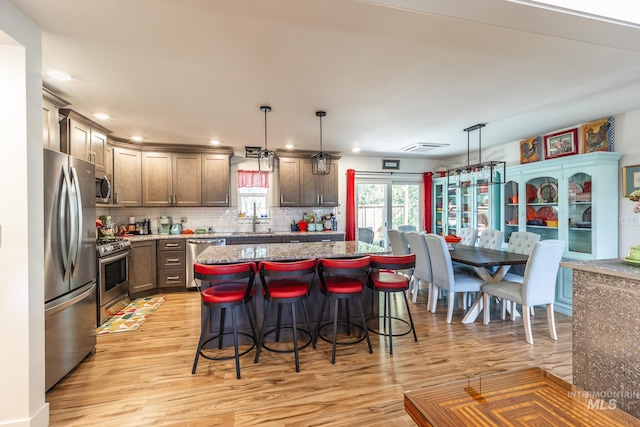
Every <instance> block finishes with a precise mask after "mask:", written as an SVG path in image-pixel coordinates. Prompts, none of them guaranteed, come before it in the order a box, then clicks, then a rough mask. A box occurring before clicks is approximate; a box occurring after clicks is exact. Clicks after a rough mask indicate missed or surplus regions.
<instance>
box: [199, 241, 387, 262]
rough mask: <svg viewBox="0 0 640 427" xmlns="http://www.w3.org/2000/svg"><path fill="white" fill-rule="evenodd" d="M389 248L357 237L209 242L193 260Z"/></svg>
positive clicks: (343, 253) (273, 257) (261, 258)
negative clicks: (298, 240)
mask: <svg viewBox="0 0 640 427" xmlns="http://www.w3.org/2000/svg"><path fill="white" fill-rule="evenodd" d="M390 252H391V251H387V250H385V249H384V248H381V247H380V246H376V245H372V244H369V243H364V242H359V241H348V242H306V243H305V242H302V243H271V244H266V243H265V244H253V245H232V246H209V247H207V248H206V249H205V250H204V251H203V252H202V253H201V254H200V255H198V256H197V257H196V259H195V260H196V262H199V263H202V264H223V263H230V262H245V261H293V260H302V259H309V258H314V259H317V258H340V257H354V258H355V257H359V256H364V255H369V254H372V253H377V254H388V253H390Z"/></svg>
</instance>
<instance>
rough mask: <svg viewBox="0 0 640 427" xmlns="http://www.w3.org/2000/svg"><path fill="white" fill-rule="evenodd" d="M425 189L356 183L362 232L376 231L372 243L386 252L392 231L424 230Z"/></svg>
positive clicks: (381, 182) (390, 183) (382, 182)
mask: <svg viewBox="0 0 640 427" xmlns="http://www.w3.org/2000/svg"><path fill="white" fill-rule="evenodd" d="M421 187H422V184H421V183H420V182H400V181H398V182H396V181H393V180H379V179H378V180H372V179H364V178H363V179H356V200H357V227H358V229H360V228H368V229H370V230H371V231H373V241H372V243H373V244H376V245H380V246H382V247H385V248H386V247H388V245H389V242H388V239H387V230H388V229H389V228H400V227H405V226H408V228H412V227H413V228H414V229H415V230H420V229H422V220H421V217H422V210H421V203H420V201H421V199H422V198H421V189H422V188H421ZM365 233H366V232H362V233H358V239H359V240H364V238H361V237H360V234H362V236H364V235H365Z"/></svg>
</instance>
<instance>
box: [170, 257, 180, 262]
mask: <svg viewBox="0 0 640 427" xmlns="http://www.w3.org/2000/svg"><path fill="white" fill-rule="evenodd" d="M179 261H180V258H167V262H179Z"/></svg>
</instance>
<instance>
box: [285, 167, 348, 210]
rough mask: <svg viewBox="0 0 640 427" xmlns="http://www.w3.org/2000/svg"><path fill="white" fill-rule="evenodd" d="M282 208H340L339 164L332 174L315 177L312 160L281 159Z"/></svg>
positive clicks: (332, 170)
mask: <svg viewBox="0 0 640 427" xmlns="http://www.w3.org/2000/svg"><path fill="white" fill-rule="evenodd" d="M279 165H280V170H279V181H278V182H279V188H280V206H323V207H334V206H338V162H337V161H336V160H333V161H332V164H331V173H330V174H327V175H313V174H312V173H311V159H306V158H280V163H279Z"/></svg>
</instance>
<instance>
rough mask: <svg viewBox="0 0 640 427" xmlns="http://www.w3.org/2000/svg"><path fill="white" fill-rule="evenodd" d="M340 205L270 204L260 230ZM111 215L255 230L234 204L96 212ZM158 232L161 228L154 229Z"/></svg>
mask: <svg viewBox="0 0 640 427" xmlns="http://www.w3.org/2000/svg"><path fill="white" fill-rule="evenodd" d="M336 211H337V208H323V207H318V208H312V207H306V208H281V207H271V208H269V218H258V221H259V224H258V225H257V230H258V231H276V232H278V231H290V230H291V222H292V221H296V222H297V221H300V220H302V216H303V214H304V213H305V212H307V213H310V212H314V213H315V214H316V216H318V215H327V214H331V213H333V214H337V212H336ZM100 215H111V219H112V222H114V223H116V224H117V225H126V224H128V222H129V217H135V218H136V221H142V220H145V219H152V220H153V219H158V218H160V217H161V216H168V217H170V218H172V221H173V223H179V222H180V221H181V220H182V219H186V222H183V226H184V227H185V228H190V229H192V230H195V229H197V228H204V229H208V228H209V227H213V229H214V230H215V231H216V232H245V231H251V228H252V218H251V217H246V218H239V217H238V209H237V208H234V207H230V208H204V207H194V208H135V207H134V208H111V209H108V208H102V207H100V208H97V209H96V216H100ZM152 232H154V233H156V232H157V230H152Z"/></svg>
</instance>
